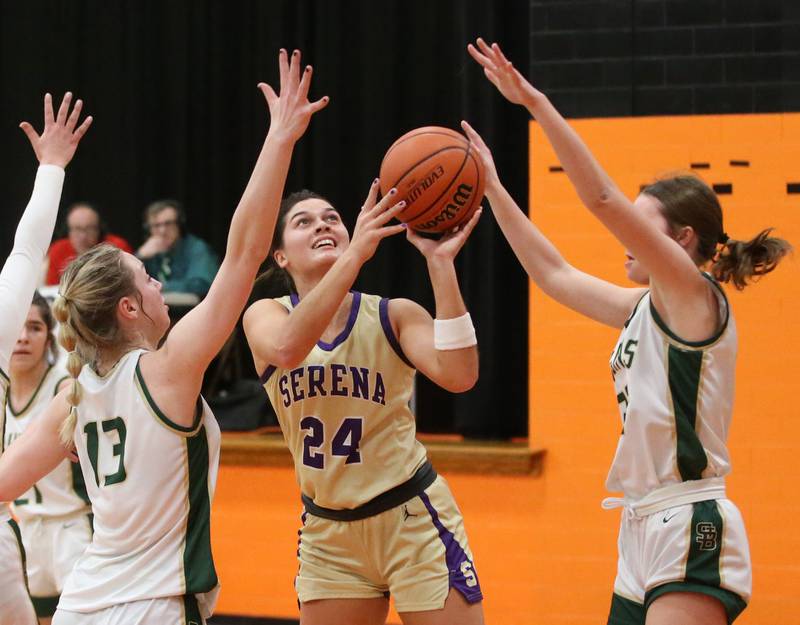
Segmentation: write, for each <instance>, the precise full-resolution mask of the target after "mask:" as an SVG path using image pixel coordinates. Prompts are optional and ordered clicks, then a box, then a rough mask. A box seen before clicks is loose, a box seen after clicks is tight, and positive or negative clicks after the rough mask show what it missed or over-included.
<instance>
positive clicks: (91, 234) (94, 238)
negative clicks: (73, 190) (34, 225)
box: [44, 202, 133, 285]
mask: <svg viewBox="0 0 800 625" xmlns="http://www.w3.org/2000/svg"><path fill="white" fill-rule="evenodd" d="M98 243H110V244H111V245H113V246H115V247H118V248H120V249H121V250H123V251H125V252H128V253H131V254H132V253H133V249H132V248H131V246H130V244H129V243H128V242H127V241H126V240H125V239H123V238H122V237H119V236H117V235H115V234H110V233H107V232H105V228H104V227H103V223H102V221H101V219H100V213H98V212H97V210H96V209H95V208H94V207H93V206H91V205H90V204H87V203H86V202H79V203H77V204H73V205H72V206H70V207H69V210H68V211H67V237H66V238H64V239H57V240H56V241H53V243H52V244H51V245H50V250H49V251H48V252H47V260H48V263H47V273H46V274H45V280H44V283H45V284H47V285H52V284H58V281H59V280H60V279H61V274H62V272H63V271H64V269H65V268H66V267H67V265H69V263H70V261H71V260H72V259H74V258H75V257H76V256H79V255H80V254H83V253H84V252H85V251H86V250H88V249H91V248H93V247H94V246H95V245H97V244H98Z"/></svg>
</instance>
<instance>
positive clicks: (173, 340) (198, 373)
mask: <svg viewBox="0 0 800 625" xmlns="http://www.w3.org/2000/svg"><path fill="white" fill-rule="evenodd" d="M279 63H280V84H281V87H280V91H281V93H280V97H279V96H277V95H276V94H275V92H274V91H273V90H272V89H271V88H270V87H269V86H268V85H266V84H263V83H262V84H260V85H259V88H260V89H261V91H262V92H263V93H264V95H265V97H266V99H267V103H268V105H269V109H270V118H271V121H270V129H269V133H268V134H267V138H266V140H265V141H264V145H263V147H262V149H261V153H260V154H259V157H258V160H257V162H256V165H255V168H254V169H253V173H252V175H251V177H250V180H249V182H248V183H247V187H246V188H245V190H244V194H243V195H242V198H241V200H240V201H239V205H238V206H237V207H236V211H235V212H234V215H233V219H232V220H231V227H230V232H229V235H228V245H227V249H226V253H225V258H224V260H223V261H222V265H221V266H220V269H219V272H218V273H217V275H216V278H215V279H214V282H213V283H212V285H211V289H210V290H209V292H208V295H207V296H206V298H205V299H204V300H203V301H202V302H201V303H200V304H199V305H197V306H196V307H195V308H194V309H193V310H192V311H191V312H190V313H188V314H187V315H186V316H185V317H184V318H183V319H181V321H179V322H178V323H177V324H176V325H175V327H174V328H173V329H172V331H171V332H170V334H169V337H168V338H167V340H166V342H165V343H164V346H163V347H162V348H161V349H159V350H158V351H157V352H151V353H149V354H147V355H145V356H144V357H143V358H142V373H143V375H144V376H145V379H147V378H151V379H156V378H157V379H160V380H163V381H164V383H165V384H166V385H168V386H169V387H170V389H171V392H170V393H169V394H168V395H169V397H167V398H166V399H164V398H163V397H158V396H156V397H155V399H156V401H157V402H159V401H160V402H166V404H165V405H166V406H170V405H171V406H172V408H173V409H174V410H172V413H173V414H174V415H176V416H177V415H178V414H184V413H185V411H184V410H182V408H185V407H187V406H192V405H193V404H194V401H195V400H196V398H197V394H198V392H199V390H200V385H201V383H202V379H203V374H204V372H205V370H206V368H207V366H208V364H209V363H210V362H211V359H212V358H213V357H214V356H215V355H216V354H217V352H218V351H219V350H220V348H221V347H222V345H223V344H224V342H225V341H226V340H227V338H228V337H229V336H230V334H231V332H232V331H233V328H234V326H235V325H236V322H237V320H238V319H239V315H240V314H241V312H242V309H243V308H244V305H245V303H246V302H247V297H248V296H249V294H250V290H251V288H252V286H253V280H254V279H255V276H256V272H257V271H258V268H259V267H260V265H261V263H262V262H263V261H264V259H265V258H266V255H267V252H268V250H269V246H270V242H271V240H272V233H273V230H274V229H275V222H276V220H277V214H278V208H279V205H280V200H281V196H282V194H283V185H284V182H285V180H286V174H287V172H288V169H289V163H290V160H291V157H292V151H293V149H294V145H295V143H296V142H297V141H298V140H299V139H300V137H301V136H302V135H303V133H304V132H305V130H306V128H307V127H308V123H309V121H310V119H311V116H312V115H313V114H314V113H315V112H317V111H319V110H320V109H322V108H323V107H324V106H325V105H326V104H327V101H328V99H327V97H326V98H323V99H321V100H318V101H316V102H309V100H308V91H309V88H310V85H311V67H310V66H307V67H306V69H305V71H304V72H303V73H302V74H303V75H302V78H301V76H300V74H301V72H300V53H299V52H298V51H295V52H294V53H293V54H292V59H291V63H290V62H289V60H288V59H287V54H286V52H285V51H284V50H282V51H281V53H280V59H279ZM168 409H170V408H168ZM186 418H189V419H190V418H191V415H186Z"/></svg>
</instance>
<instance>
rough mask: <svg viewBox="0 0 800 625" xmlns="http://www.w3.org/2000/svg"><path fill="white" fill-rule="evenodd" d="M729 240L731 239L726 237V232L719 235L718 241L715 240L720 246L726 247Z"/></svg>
mask: <svg viewBox="0 0 800 625" xmlns="http://www.w3.org/2000/svg"><path fill="white" fill-rule="evenodd" d="M730 240H731V238H730V237H729V236H728V233H727V232H723V233H722V234H720V235H719V239H717V242H718V243H719V244H720V245H727V244H728V241H730Z"/></svg>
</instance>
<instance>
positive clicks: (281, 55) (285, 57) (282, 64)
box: [278, 48, 289, 93]
mask: <svg viewBox="0 0 800 625" xmlns="http://www.w3.org/2000/svg"><path fill="white" fill-rule="evenodd" d="M278 75H279V76H280V79H279V82H278V87H279V88H280V90H281V93H283V91H284V89H285V88H286V81H287V77H288V75H289V53H288V52H286V50H285V49H284V48H281V50H280V52H278Z"/></svg>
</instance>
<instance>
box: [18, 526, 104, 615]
mask: <svg viewBox="0 0 800 625" xmlns="http://www.w3.org/2000/svg"><path fill="white" fill-rule="evenodd" d="M19 529H20V531H21V532H22V544H23V545H25V554H26V556H27V559H28V563H27V569H28V588H29V590H30V593H31V598H32V599H33V605H34V607H35V608H36V614H37V615H39V616H45V617H46V616H53V614H54V613H55V609H56V605H57V604H58V597H59V595H60V594H61V591H62V590H63V588H64V580H65V579H66V577H67V575H69V574H70V573H71V572H72V568H73V567H74V566H75V562H76V561H77V559H78V558H79V557H80V556H81V554H82V553H83V552H84V551H85V550H86V547H88V546H89V543H90V542H92V523H91V520H90V518H89V516H88V515H87V514H80V515H75V516H72V517H66V518H60V519H41V518H38V517H37V518H32V519H26V520H23V521H20V524H19Z"/></svg>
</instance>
